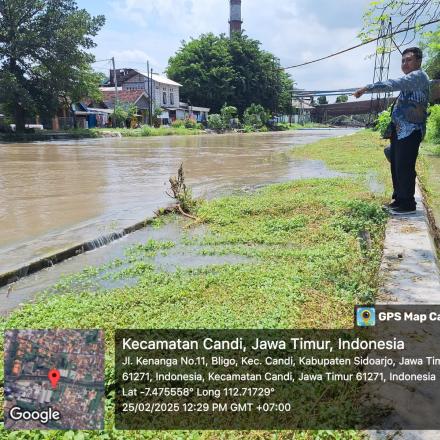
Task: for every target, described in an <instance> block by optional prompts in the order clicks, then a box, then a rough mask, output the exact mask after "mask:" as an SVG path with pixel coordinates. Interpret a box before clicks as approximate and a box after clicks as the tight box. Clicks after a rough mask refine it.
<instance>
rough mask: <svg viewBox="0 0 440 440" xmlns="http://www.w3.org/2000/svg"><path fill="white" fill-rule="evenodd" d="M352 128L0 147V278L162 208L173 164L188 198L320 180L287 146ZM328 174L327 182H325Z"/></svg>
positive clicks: (315, 168) (319, 167)
mask: <svg viewBox="0 0 440 440" xmlns="http://www.w3.org/2000/svg"><path fill="white" fill-rule="evenodd" d="M352 132H353V130H331V129H323V130H301V131H295V132H281V133H267V134H254V135H252V134H247V135H218V136H217V135H206V136H205V135H203V136H193V137H192V136H184V137H160V138H113V139H93V140H81V141H57V142H34V143H28V144H25V143H23V144H0V200H1V204H0V219H1V229H0V273H4V272H6V271H9V270H12V269H16V268H18V267H21V266H23V265H24V264H28V263H29V262H31V261H34V260H37V259H39V258H44V257H45V256H48V255H51V254H53V253H54V252H56V251H59V250H62V249H65V248H68V247H71V246H73V245H74V244H77V243H81V242H84V241H89V240H93V239H95V238H97V237H99V236H102V235H104V234H108V233H110V232H113V231H120V230H121V229H122V228H124V227H126V226H128V225H131V224H134V223H136V222H138V221H140V220H143V219H145V218H147V217H151V216H152V215H153V213H154V211H155V210H156V209H157V208H159V207H161V206H164V205H166V204H168V203H171V202H172V200H171V199H170V198H169V197H167V195H166V194H165V191H166V190H167V188H168V186H169V185H168V179H169V177H170V176H171V175H175V174H176V172H177V169H178V167H179V165H180V163H183V167H184V171H185V176H186V182H187V184H189V186H190V187H192V188H193V192H194V194H195V195H196V196H205V197H212V196H218V195H220V194H222V193H225V192H230V191H231V190H233V189H243V188H244V187H253V186H256V185H259V184H266V183H270V182H279V181H283V180H288V179H292V178H302V177H319V176H322V175H329V172H328V170H326V168H325V166H324V165H323V164H322V163H321V162H316V161H299V160H293V159H291V158H289V155H288V151H289V150H290V149H291V148H292V147H294V146H295V145H300V144H304V143H310V142H314V141H316V140H318V139H322V138H327V137H334V136H342V135H346V134H349V133H352ZM330 175H331V174H330Z"/></svg>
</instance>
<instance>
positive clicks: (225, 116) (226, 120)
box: [220, 103, 238, 128]
mask: <svg viewBox="0 0 440 440" xmlns="http://www.w3.org/2000/svg"><path fill="white" fill-rule="evenodd" d="M237 112H238V110H237V107H234V106H233V105H227V104H226V103H225V105H224V106H223V107H222V109H221V110H220V115H221V117H222V121H223V126H224V127H226V128H230V125H231V119H233V118H234V117H235V115H236V114H237Z"/></svg>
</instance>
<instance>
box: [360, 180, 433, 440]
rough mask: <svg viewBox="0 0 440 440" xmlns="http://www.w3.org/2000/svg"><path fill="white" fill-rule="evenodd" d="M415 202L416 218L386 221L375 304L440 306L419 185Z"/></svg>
mask: <svg viewBox="0 0 440 440" xmlns="http://www.w3.org/2000/svg"><path fill="white" fill-rule="evenodd" d="M416 201H417V205H418V209H417V213H416V214H415V215H409V216H395V217H391V218H390V220H389V222H388V225H387V229H386V235H385V243H384V252H383V257H382V263H381V267H380V276H381V281H382V288H381V289H380V292H379V298H378V301H377V304H440V271H439V266H438V260H437V252H436V248H435V244H434V240H433V236H432V235H431V232H432V231H435V230H436V229H435V228H436V226H435V224H433V223H431V222H430V220H431V221H432V220H433V219H432V218H430V216H429V208H428V209H427V208H426V207H425V204H424V200H423V195H422V192H421V190H420V187H419V186H418V185H417V188H416ZM413 393H414V395H413V396H412V397H413V398H412V399H411V401H412V402H416V401H417V402H419V403H420V402H421V401H424V403H423V404H424V405H430V404H431V405H432V404H433V403H434V402H432V401H429V396H427V395H426V393H425V394H424V393H423V390H418V389H417V388H415V389H414V391H413ZM426 400H428V401H426ZM436 403H437V402H436ZM390 417H393V416H390ZM396 417H397V418H393V420H395V421H397V423H398V424H401V423H399V420H398V417H399V416H396ZM401 425H402V426H404V423H402V424H401ZM367 435H368V436H369V438H370V439H374V440H386V439H396V440H397V439H399V440H433V439H438V438H440V431H410V430H402V431H385V430H384V431H367Z"/></svg>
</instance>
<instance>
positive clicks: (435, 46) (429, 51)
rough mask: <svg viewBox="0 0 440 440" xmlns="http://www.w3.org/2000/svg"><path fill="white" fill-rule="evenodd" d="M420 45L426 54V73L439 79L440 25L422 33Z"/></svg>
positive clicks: (432, 77)
mask: <svg viewBox="0 0 440 440" xmlns="http://www.w3.org/2000/svg"><path fill="white" fill-rule="evenodd" d="M422 46H423V49H424V52H425V55H426V56H425V57H424V58H425V59H426V61H425V63H424V69H425V70H426V73H427V74H428V75H429V77H430V78H431V79H440V27H438V28H437V30H435V31H432V32H427V33H425V34H424V38H423V43H422Z"/></svg>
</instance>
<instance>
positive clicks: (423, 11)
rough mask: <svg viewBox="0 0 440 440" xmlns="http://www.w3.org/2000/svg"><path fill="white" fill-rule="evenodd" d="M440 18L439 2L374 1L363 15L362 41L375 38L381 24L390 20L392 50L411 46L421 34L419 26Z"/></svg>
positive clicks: (416, 0)
mask: <svg viewBox="0 0 440 440" xmlns="http://www.w3.org/2000/svg"><path fill="white" fill-rule="evenodd" d="M439 18H440V0H375V1H371V2H370V3H369V6H368V8H367V9H366V11H365V13H364V27H363V29H362V32H361V34H360V37H361V38H362V39H363V40H367V39H369V38H372V37H377V34H378V30H379V28H380V25H381V22H382V21H384V22H385V23H388V21H389V20H391V23H392V29H393V32H397V31H402V32H399V33H397V34H395V35H394V36H393V40H394V41H393V43H394V49H393V50H397V47H401V46H407V45H409V44H411V43H412V42H413V41H414V40H415V38H416V36H417V34H420V32H423V31H424V29H423V28H422V27H421V26H420V25H421V24H424V23H428V22H431V21H434V20H438V19H439Z"/></svg>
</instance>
